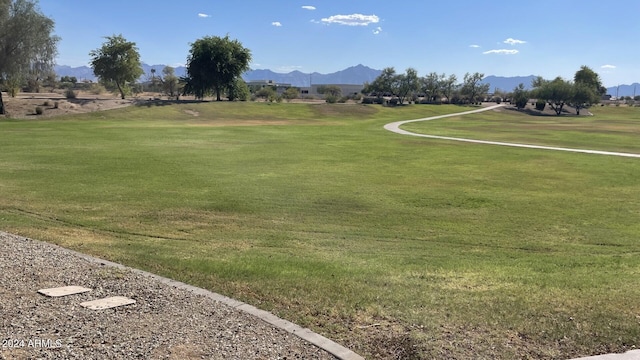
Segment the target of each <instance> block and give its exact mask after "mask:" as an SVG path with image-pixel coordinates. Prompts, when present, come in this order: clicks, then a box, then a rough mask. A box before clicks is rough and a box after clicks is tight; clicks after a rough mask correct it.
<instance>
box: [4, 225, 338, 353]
mask: <svg viewBox="0 0 640 360" xmlns="http://www.w3.org/2000/svg"><path fill="white" fill-rule="evenodd" d="M0 246H1V247H2V250H1V251H0V341H2V343H1V344H0V358H2V359H33V358H38V359H133V358H136V359H335V357H334V356H333V355H331V354H330V353H328V352H326V351H324V350H322V349H320V348H318V347H316V346H314V345H312V344H311V343H308V342H306V341H304V340H302V339H301V338H299V337H298V336H295V335H292V334H290V333H288V332H286V331H284V330H282V329H280V328H277V327H274V326H272V325H270V324H268V323H267V322H264V321H262V320H260V319H258V318H257V317H255V316H252V315H250V314H248V313H247V312H245V311H241V310H238V309H235V308H233V307H231V306H228V305H226V304H223V303H221V302H219V301H216V300H214V299H212V298H210V297H207V296H203V295H200V294H197V293H194V292H193V291H189V290H186V289H181V288H176V287H174V286H171V285H168V284H165V283H163V282H161V281H158V280H157V279H153V278H150V277H149V276H144V275H142V274H139V273H137V272H135V271H132V270H130V269H124V268H118V267H113V266H110V265H109V264H106V265H103V264H100V263H97V262H92V261H89V260H87V259H85V258H83V257H81V256H79V255H78V254H76V253H74V252H71V251H67V250H65V249H63V248H60V247H58V246H55V245H51V244H47V243H44V242H40V241H35V240H31V239H27V238H24V237H20V236H15V235H11V234H7V233H4V232H0ZM68 285H78V286H84V287H88V288H91V289H92V291H90V292H87V293H83V294H76V295H70V296H66V297H59V298H50V297H46V296H43V295H41V294H39V293H37V291H38V290H39V289H43V288H53V287H60V286H68ZM110 296H126V297H129V298H131V299H134V300H136V303H135V304H133V305H127V306H122V307H117V308H113V309H107V310H98V311H96V310H89V309H86V308H84V307H81V306H80V303H82V302H85V301H90V300H95V299H101V298H105V297H110Z"/></svg>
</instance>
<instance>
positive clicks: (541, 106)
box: [536, 100, 547, 111]
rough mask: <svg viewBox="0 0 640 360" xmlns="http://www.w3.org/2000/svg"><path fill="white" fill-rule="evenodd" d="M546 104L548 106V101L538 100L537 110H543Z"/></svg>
mask: <svg viewBox="0 0 640 360" xmlns="http://www.w3.org/2000/svg"><path fill="white" fill-rule="evenodd" d="M546 106H547V103H546V102H544V101H542V100H539V101H538V102H536V110H538V111H543V110H544V108H545V107H546Z"/></svg>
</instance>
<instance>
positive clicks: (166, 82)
mask: <svg viewBox="0 0 640 360" xmlns="http://www.w3.org/2000/svg"><path fill="white" fill-rule="evenodd" d="M162 75H163V77H162V79H161V81H162V88H163V89H164V91H165V93H166V94H167V95H169V96H171V97H174V96H176V95H179V94H178V90H179V86H180V79H179V78H178V77H177V76H176V73H175V69H174V68H173V67H171V66H165V67H164V68H163V69H162Z"/></svg>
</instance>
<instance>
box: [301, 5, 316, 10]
mask: <svg viewBox="0 0 640 360" xmlns="http://www.w3.org/2000/svg"><path fill="white" fill-rule="evenodd" d="M302 8H303V9H305V10H315V9H316V7H315V6H311V5H305V6H303V7H302Z"/></svg>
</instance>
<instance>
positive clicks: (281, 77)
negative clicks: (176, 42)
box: [54, 64, 640, 96]
mask: <svg viewBox="0 0 640 360" xmlns="http://www.w3.org/2000/svg"><path fill="white" fill-rule="evenodd" d="M164 67H165V65H148V64H142V70H143V71H144V75H142V77H141V78H140V81H145V80H147V79H150V78H151V69H154V70H155V72H156V74H157V75H156V76H161V75H162V69H164ZM54 70H55V72H56V74H57V75H58V77H61V76H75V77H76V78H77V79H78V80H79V81H83V80H90V81H96V77H95V75H94V74H93V70H92V69H91V68H90V67H88V66H80V67H70V66H66V65H56V66H55V68H54ZM174 70H175V74H176V75H177V76H185V75H186V72H187V69H186V68H185V67H184V66H179V67H176V68H174ZM380 73H382V70H376V69H372V68H370V67H368V66H364V65H362V64H360V65H356V66H352V67H349V68H346V69H344V70H341V71H337V72H334V73H330V74H320V73H317V72H314V73H303V72H301V71H291V72H288V73H278V72H274V71H272V70H268V69H257V70H253V69H252V70H249V71H247V72H246V73H244V74H243V75H242V78H243V79H244V80H245V81H258V80H272V81H273V82H275V83H278V84H291V85H292V86H297V87H303V86H309V84H354V85H360V84H363V83H365V82H372V81H373V80H374V79H375V78H376V77H378V76H379V75H380ZM535 78H536V76H534V75H529V76H512V77H504V76H494V75H491V76H487V77H485V78H484V79H483V80H482V83H484V84H489V85H490V91H491V92H493V91H495V90H496V89H499V90H502V91H507V92H509V91H511V90H513V89H514V88H516V87H517V86H518V84H524V87H525V89H530V88H531V82H532V81H533V79H535ZM458 80H459V81H461V80H462V79H458ZM636 89H637V92H636ZM607 94H609V95H612V96H635V95H640V84H638V83H633V84H631V85H619V86H613V87H610V88H607Z"/></svg>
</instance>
